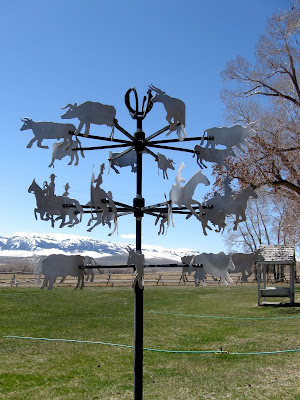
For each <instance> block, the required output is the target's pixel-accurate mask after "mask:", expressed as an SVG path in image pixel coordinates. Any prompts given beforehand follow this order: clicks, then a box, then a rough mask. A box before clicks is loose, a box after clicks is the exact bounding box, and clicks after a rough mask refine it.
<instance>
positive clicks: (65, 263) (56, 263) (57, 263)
mask: <svg viewBox="0 0 300 400" xmlns="http://www.w3.org/2000/svg"><path fill="white" fill-rule="evenodd" d="M83 265H84V256H79V255H71V256H66V255H64V254H51V255H50V256H48V257H46V258H44V259H42V260H41V262H39V264H38V265H37V267H36V268H35V271H34V273H35V274H39V275H41V274H43V275H44V282H43V285H42V287H41V289H45V287H46V286H47V285H48V290H52V289H53V285H54V283H55V281H56V279H57V278H58V277H66V276H67V275H71V276H73V277H77V278H78V281H77V285H76V286H75V289H77V288H78V287H79V286H80V289H83V287H84V270H83V269H81V268H80V267H82V266H83Z"/></svg>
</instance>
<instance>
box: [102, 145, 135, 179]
mask: <svg viewBox="0 0 300 400" xmlns="http://www.w3.org/2000/svg"><path fill="white" fill-rule="evenodd" d="M120 154H122V153H113V152H112V151H110V152H109V157H108V161H109V167H108V173H109V171H110V169H111V168H112V169H113V170H114V171H115V172H116V173H117V174H119V173H120V171H119V170H118V169H117V168H116V167H120V168H123V167H129V166H131V172H136V171H137V168H136V152H135V150H131V151H129V152H127V153H125V154H123V155H122V156H121V157H119V155H120Z"/></svg>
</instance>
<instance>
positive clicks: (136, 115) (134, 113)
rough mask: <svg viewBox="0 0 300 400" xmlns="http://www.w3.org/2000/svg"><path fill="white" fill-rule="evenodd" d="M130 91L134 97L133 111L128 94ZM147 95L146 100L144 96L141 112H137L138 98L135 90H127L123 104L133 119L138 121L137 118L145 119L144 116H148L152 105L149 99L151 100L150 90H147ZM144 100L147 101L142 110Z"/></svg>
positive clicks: (133, 88)
mask: <svg viewBox="0 0 300 400" xmlns="http://www.w3.org/2000/svg"><path fill="white" fill-rule="evenodd" d="M132 91H133V92H134V96H135V110H134V109H133V108H132V107H131V105H130V93H131V92H132ZM147 95H148V100H147V96H144V98H143V104H142V109H141V111H139V98H138V94H137V91H136V88H135V87H132V88H130V89H128V90H127V92H126V94H125V104H126V107H127V108H128V110H129V113H130V115H131V117H132V118H133V119H138V118H140V119H144V118H145V117H146V115H147V114H148V112H149V111H150V110H151V109H152V107H153V103H152V101H151V98H152V93H151V89H148V91H147ZM146 100H147V105H146V109H144V107H145V103H146Z"/></svg>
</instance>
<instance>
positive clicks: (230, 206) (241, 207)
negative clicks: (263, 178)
mask: <svg viewBox="0 0 300 400" xmlns="http://www.w3.org/2000/svg"><path fill="white" fill-rule="evenodd" d="M250 197H253V198H254V199H257V198H258V195H257V193H256V192H255V191H254V190H253V189H252V187H251V186H250V185H249V186H248V187H247V188H246V189H243V190H242V191H241V192H240V193H239V194H237V195H236V197H235V198H233V197H231V196H228V195H225V196H221V195H220V194H218V193H216V194H215V197H213V198H211V199H209V200H207V201H206V202H205V204H206V205H210V206H213V208H212V210H209V211H210V215H211V216H212V215H214V217H215V219H216V220H217V218H218V216H219V217H220V213H223V215H224V214H225V215H228V214H232V215H235V221H234V226H233V230H237V225H238V224H239V223H241V222H244V221H246V208H247V202H248V200H249V198H250Z"/></svg>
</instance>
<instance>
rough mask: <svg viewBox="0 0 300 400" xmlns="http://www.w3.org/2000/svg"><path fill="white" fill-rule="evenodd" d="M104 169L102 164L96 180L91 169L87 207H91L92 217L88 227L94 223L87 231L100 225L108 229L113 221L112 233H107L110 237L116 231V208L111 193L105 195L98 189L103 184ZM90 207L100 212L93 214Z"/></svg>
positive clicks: (103, 191)
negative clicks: (106, 226) (89, 195)
mask: <svg viewBox="0 0 300 400" xmlns="http://www.w3.org/2000/svg"><path fill="white" fill-rule="evenodd" d="M104 169H105V165H104V163H103V164H101V166H100V173H99V175H98V177H97V179H95V176H94V169H93V173H92V179H91V201H90V202H89V203H88V205H90V206H91V214H92V216H91V218H90V220H89V222H88V226H90V225H91V224H92V223H93V222H95V223H94V225H92V226H91V227H90V228H89V229H88V230H87V231H88V232H91V231H92V230H93V229H94V228H95V227H96V226H97V225H100V224H102V225H105V224H107V225H108V226H109V228H111V221H113V222H114V228H113V230H112V232H110V233H109V236H111V235H112V234H113V233H114V232H115V231H116V229H117V208H116V206H115V203H114V201H113V199H112V193H111V192H110V191H108V192H107V193H106V192H105V190H103V189H102V188H101V187H100V186H101V184H102V182H103V178H102V175H103V173H104ZM92 207H95V208H98V209H100V210H101V211H100V212H99V211H98V212H93V208H92Z"/></svg>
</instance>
